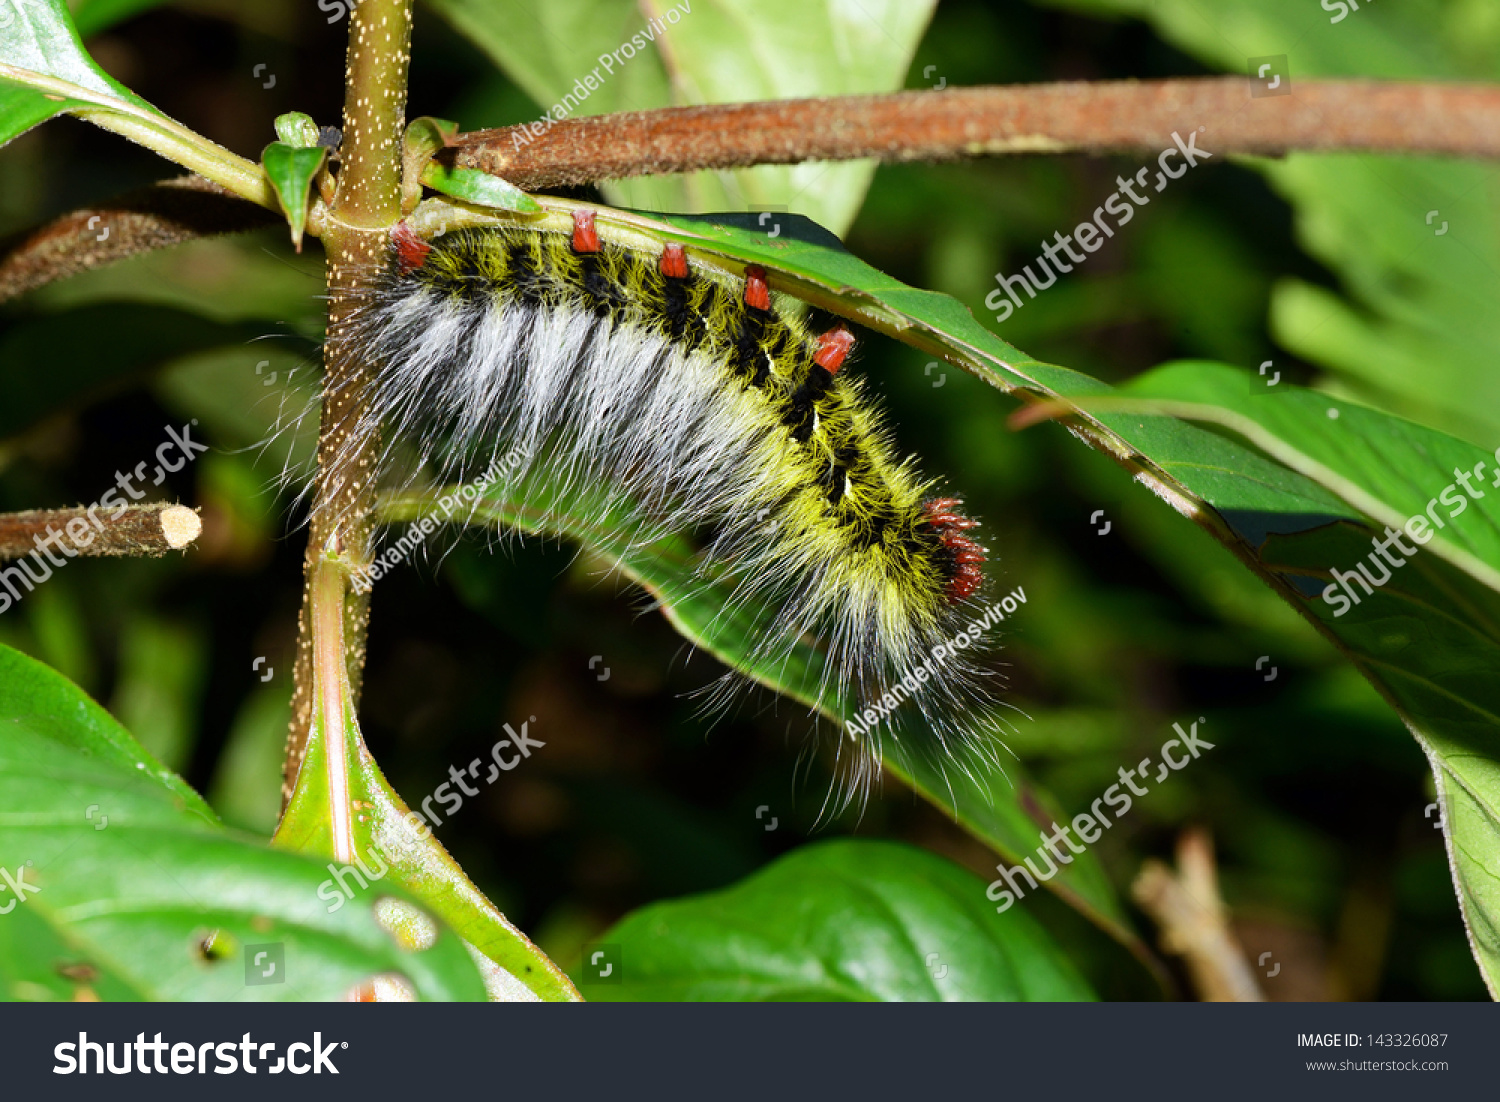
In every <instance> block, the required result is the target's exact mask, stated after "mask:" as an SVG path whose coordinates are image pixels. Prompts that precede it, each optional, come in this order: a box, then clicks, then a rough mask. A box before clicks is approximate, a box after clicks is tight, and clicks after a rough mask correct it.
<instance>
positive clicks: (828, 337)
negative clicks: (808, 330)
mask: <svg viewBox="0 0 1500 1102" xmlns="http://www.w3.org/2000/svg"><path fill="white" fill-rule="evenodd" d="M853 347H854V334H853V333H851V332H849V330H847V329H845V328H844V327H843V326H842V325H839V326H835V327H834V328H833V329H830V330H829V331H828V332H826V333H824V334H823V335H822V336H821V337H819V338H818V351H817V352H816V353H815V354H814V355H813V363H815V364H817V365H818V366H819V367H821V368H822V369H823V370H824V371H826V372H828V374H830V375H836V374H838V370H839V368H841V367H843V366H844V359H845V358H846V357H847V356H848V355H849V350H850V349H851V348H853Z"/></svg>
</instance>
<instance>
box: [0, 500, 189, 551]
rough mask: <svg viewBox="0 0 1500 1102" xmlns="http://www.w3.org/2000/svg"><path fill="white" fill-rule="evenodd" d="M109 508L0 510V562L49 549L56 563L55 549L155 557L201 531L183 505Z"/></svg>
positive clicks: (178, 548)
mask: <svg viewBox="0 0 1500 1102" xmlns="http://www.w3.org/2000/svg"><path fill="white" fill-rule="evenodd" d="M113 512H114V510H110V509H101V508H100V507H98V506H97V505H96V506H94V507H93V508H92V509H87V508H85V507H84V506H82V505H80V506H78V507H76V508H73V509H31V510H28V511H26V512H24V513H0V562H8V561H10V560H11V559H19V558H21V557H22V556H23V555H30V554H36V555H47V556H48V558H49V559H50V560H51V561H52V562H53V563H54V564H55V563H56V562H57V560H56V558H55V555H66V556H67V557H68V558H70V559H71V558H73V557H74V556H75V555H85V556H93V555H131V556H150V557H156V556H160V555H165V554H166V553H167V552H168V551H180V550H182V549H183V548H185V547H186V546H187V545H188V544H190V543H192V542H193V541H194V540H195V539H197V538H198V534H199V533H200V532H202V531H203V522H202V521H201V520H199V519H198V514H197V513H196V512H194V511H193V510H192V509H189V508H188V507H187V506H186V505H169V504H164V503H160V502H158V503H155V504H149V505H126V506H125V507H124V512H122V513H120V515H119V516H113V515H112V514H113ZM49 551H50V552H52V553H53V554H51V555H49V554H48V552H49Z"/></svg>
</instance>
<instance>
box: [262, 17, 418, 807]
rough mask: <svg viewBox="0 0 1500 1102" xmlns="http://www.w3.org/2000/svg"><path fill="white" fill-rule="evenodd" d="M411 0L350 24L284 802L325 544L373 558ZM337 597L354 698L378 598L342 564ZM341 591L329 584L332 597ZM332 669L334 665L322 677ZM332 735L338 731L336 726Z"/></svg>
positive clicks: (300, 744) (364, 559) (299, 741)
mask: <svg viewBox="0 0 1500 1102" xmlns="http://www.w3.org/2000/svg"><path fill="white" fill-rule="evenodd" d="M411 8H412V0H362V2H361V3H360V4H359V5H358V6H356V7H355V8H354V9H353V16H352V18H351V20H350V25H349V54H348V72H347V86H346V90H345V100H344V142H343V147H342V150H341V156H342V166H341V169H340V171H339V175H338V181H337V184H338V191H337V193H336V194H335V196H334V199H333V202H332V204H331V205H330V208H329V211H328V214H327V217H326V219H325V223H324V229H323V234H322V236H323V245H324V248H325V250H326V252H327V254H328V295H329V310H328V339H327V343H326V346H325V352H324V384H323V410H322V421H321V427H320V433H319V438H318V473H317V488H316V492H315V496H314V499H313V511H312V517H311V523H310V529H309V533H308V541H307V557H306V560H305V562H304V578H305V584H304V591H303V601H302V612H301V615H300V616H299V618H298V633H297V664H296V670H295V674H294V686H295V688H294V690H293V695H292V722H291V727H290V729H289V731H288V732H287V747H286V761H285V765H284V772H283V777H282V806H283V809H284V808H285V806H286V802H287V800H288V799H290V797H291V794H292V790H293V787H294V785H295V783H296V779H297V771H298V769H300V768H301V765H302V760H303V758H304V757H305V756H306V754H307V738H308V730H309V727H310V723H311V719H312V707H313V699H312V686H313V662H314V660H315V658H316V659H317V660H319V661H324V660H328V655H327V653H326V652H327V648H326V647H323V646H320V645H319V644H318V643H317V642H315V640H314V634H315V632H316V630H317V621H316V620H315V619H314V617H313V616H312V615H311V612H310V610H311V607H312V604H313V596H314V583H315V581H316V579H317V577H318V570H319V566H320V564H321V563H322V561H323V558H324V556H325V554H327V553H330V552H332V553H337V554H340V555H342V556H343V557H344V558H345V559H346V560H347V562H348V563H349V564H350V566H351V567H353V568H355V569H357V568H359V567H360V566H363V565H365V564H366V563H368V562H369V541H370V513H371V510H372V508H373V505H374V494H373V490H374V487H373V486H372V485H371V478H372V472H373V467H374V463H373V456H372V454H371V449H373V447H374V446H375V444H374V442H373V441H369V440H368V438H365V439H366V442H365V444H364V446H363V447H362V448H355V447H353V446H352V445H351V443H350V441H351V439H352V436H353V430H354V427H355V426H356V425H357V424H358V423H359V421H360V419H361V418H362V416H363V414H364V412H365V387H366V385H367V383H368V371H369V368H368V365H367V364H365V363H362V362H360V361H358V360H357V359H356V358H355V357H354V356H352V355H351V354H350V351H349V349H348V347H347V330H348V325H349V322H350V319H351V317H352V313H353V310H354V308H355V306H356V304H357V303H358V302H359V301H360V298H361V295H362V292H363V290H364V288H365V285H366V282H367V281H368V280H369V278H370V277H371V276H372V275H373V273H374V272H375V271H376V270H377V268H378V267H379V266H380V265H381V264H382V263H383V262H384V260H385V254H386V249H387V246H388V241H389V231H390V227H391V226H392V225H394V224H395V222H396V221H397V220H398V219H399V218H400V217H401V132H402V125H403V122H404V113H405V108H406V72H407V63H408V60H409V58H410V47H411ZM335 584H337V586H338V588H339V593H338V595H337V601H338V603H339V604H341V606H342V611H343V629H344V630H343V637H344V646H343V648H342V651H343V661H344V663H345V666H346V668H347V671H348V676H349V684H350V686H351V690H352V695H353V700H354V703H355V705H356V706H357V705H358V702H359V688H360V680H361V674H362V672H363V669H364V658H365V631H366V627H367V625H368V623H369V599H368V597H367V596H363V595H361V594H359V593H357V592H354V591H353V590H352V588H350V587H349V586H348V584H347V577H346V575H344V574H343V573H342V572H340V574H339V577H338V580H337V582H336V583H335ZM331 599H333V598H332V597H330V595H329V594H327V593H324V595H323V600H324V601H325V602H326V601H328V600H331ZM333 680H334V679H333V678H331V677H330V676H328V673H327V671H325V675H324V676H323V677H322V678H320V681H321V683H323V684H328V683H330V682H331V681H333ZM330 737H336V736H335V735H333V734H332V733H330Z"/></svg>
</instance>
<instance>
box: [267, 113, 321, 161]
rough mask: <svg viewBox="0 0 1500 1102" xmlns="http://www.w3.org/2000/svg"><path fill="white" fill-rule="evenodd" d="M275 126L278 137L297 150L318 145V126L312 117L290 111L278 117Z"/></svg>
mask: <svg viewBox="0 0 1500 1102" xmlns="http://www.w3.org/2000/svg"><path fill="white" fill-rule="evenodd" d="M275 125H276V136H277V137H278V138H280V139H281V140H282V141H284V142H285V143H286V144H287V145H290V146H293V147H294V148H296V149H311V148H312V147H313V146H315V145H317V144H318V124H317V123H316V122H314V121H313V117H312V116H311V115H308V114H305V113H303V112H301V111H288V112H287V113H286V114H285V115H277V116H276V124H275ZM262 159H264V158H262Z"/></svg>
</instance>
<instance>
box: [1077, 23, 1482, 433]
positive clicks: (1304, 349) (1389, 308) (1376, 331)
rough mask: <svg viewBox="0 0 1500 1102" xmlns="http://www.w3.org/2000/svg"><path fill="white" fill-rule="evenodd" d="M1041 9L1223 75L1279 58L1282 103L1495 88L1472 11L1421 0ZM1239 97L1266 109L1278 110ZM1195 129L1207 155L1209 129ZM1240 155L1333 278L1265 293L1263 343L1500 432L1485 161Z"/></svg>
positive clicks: (1389, 404) (1363, 387) (1460, 429)
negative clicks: (1357, 85) (1148, 31)
mask: <svg viewBox="0 0 1500 1102" xmlns="http://www.w3.org/2000/svg"><path fill="white" fill-rule="evenodd" d="M1048 3H1050V4H1051V5H1052V6H1055V7H1069V8H1084V9H1087V10H1090V11H1107V12H1113V13H1118V14H1128V15H1132V16H1137V17H1139V18H1142V19H1145V20H1147V21H1149V22H1150V23H1151V24H1152V25H1154V26H1155V28H1156V29H1157V31H1158V32H1159V33H1160V34H1161V35H1162V37H1163V38H1165V39H1166V40H1167V41H1169V42H1171V43H1172V44H1173V45H1175V46H1177V47H1179V48H1180V49H1183V50H1185V51H1186V52H1188V53H1190V54H1192V55H1193V56H1195V57H1197V58H1199V59H1201V60H1203V61H1205V62H1207V63H1208V64H1210V65H1213V66H1216V67H1220V68H1222V69H1223V70H1225V71H1226V72H1230V73H1236V74H1244V73H1245V72H1246V68H1245V65H1246V60H1247V58H1249V57H1265V56H1271V55H1275V54H1286V55H1288V56H1289V57H1290V59H1291V62H1290V64H1291V68H1292V74H1291V82H1292V83H1291V93H1290V94H1291V95H1292V96H1293V97H1295V96H1296V94H1297V81H1299V80H1302V79H1308V78H1313V77H1319V78H1350V79H1360V80H1369V79H1388V80H1396V81H1413V80H1435V81H1491V82H1493V81H1496V80H1500V23H1497V21H1496V20H1495V19H1494V17H1493V6H1492V5H1487V4H1483V3H1476V4H1463V3H1442V2H1438V0H1422V2H1413V3H1406V4H1401V5H1392V6H1390V7H1389V8H1387V9H1384V10H1382V11H1379V12H1374V13H1372V14H1373V18H1369V17H1367V13H1366V12H1365V11H1364V10H1363V9H1362V8H1360V9H1355V8H1354V7H1353V5H1348V6H1347V7H1342V6H1338V5H1335V6H1333V8H1332V9H1331V10H1330V8H1329V7H1328V6H1324V7H1322V8H1320V7H1319V6H1318V5H1316V4H1308V3H1305V2H1304V0H1219V2H1218V3H1216V4H1215V6H1214V18H1213V19H1212V20H1208V19H1205V18H1204V16H1203V9H1202V5H1201V4H1199V3H1198V2H1197V0H1048ZM1340 10H1342V11H1343V13H1344V14H1343V16H1342V17H1339V12H1340ZM1336 18H1337V20H1338V21H1337V23H1335V22H1334V20H1335V19H1336ZM1253 102H1254V103H1255V104H1257V105H1260V104H1264V105H1266V107H1265V109H1266V110H1270V109H1271V108H1272V106H1274V105H1275V104H1276V103H1277V102H1279V101H1277V100H1275V99H1262V100H1255V101H1253ZM1252 109H1256V108H1252ZM1200 121H1204V122H1206V123H1207V125H1208V132H1207V134H1205V135H1204V138H1203V142H1204V144H1205V145H1206V146H1207V147H1208V148H1209V149H1212V148H1213V143H1212V140H1211V139H1212V134H1213V130H1214V126H1213V120H1200ZM1245 160H1246V163H1247V164H1249V165H1251V166H1253V167H1255V168H1256V169H1258V170H1259V171H1260V172H1261V173H1263V174H1264V175H1265V177H1266V178H1267V179H1268V180H1269V181H1270V182H1271V184H1272V185H1273V186H1274V187H1275V188H1276V190H1277V191H1279V192H1280V193H1281V194H1282V195H1283V196H1284V197H1285V198H1286V199H1287V200H1288V201H1289V202H1290V203H1291V204H1292V207H1293V209H1294V211H1295V214H1296V231H1297V238H1298V243H1299V244H1300V245H1301V246H1302V247H1303V248H1304V249H1305V250H1306V251H1307V252H1308V253H1309V254H1311V255H1312V256H1314V257H1316V258H1317V259H1318V260H1319V261H1321V262H1322V263H1323V264H1324V265H1326V266H1327V267H1328V268H1329V269H1330V270H1332V271H1333V272H1335V273H1336V274H1337V276H1338V279H1339V291H1338V292H1337V293H1336V292H1334V291H1330V290H1329V289H1327V288H1326V287H1321V286H1318V285H1315V284H1313V283H1309V282H1307V281H1306V280H1303V279H1295V278H1288V279H1284V280H1282V281H1281V282H1280V283H1279V284H1278V285H1277V287H1276V288H1275V291H1274V294H1273V297H1272V301H1271V318H1270V322H1271V329H1272V332H1273V333H1274V335H1275V337H1276V340H1277V342H1278V343H1279V344H1281V345H1283V346H1284V347H1286V348H1287V349H1288V350H1289V351H1291V352H1292V353H1294V354H1295V355H1297V356H1299V357H1301V358H1302V359H1304V360H1307V361H1309V362H1311V363H1315V364H1317V365H1319V366H1320V367H1323V368H1326V369H1328V370H1330V371H1333V372H1336V373H1337V374H1338V376H1339V378H1340V380H1341V381H1342V382H1344V383H1345V384H1346V385H1348V386H1350V387H1352V388H1354V393H1355V394H1356V395H1357V396H1358V397H1359V398H1360V399H1361V400H1363V401H1367V402H1370V403H1371V404H1376V405H1380V406H1382V407H1384V408H1387V409H1390V410H1391V411H1392V412H1397V413H1404V414H1406V415H1408V416H1416V417H1419V418H1420V419H1421V420H1422V421H1424V422H1425V423H1429V424H1432V425H1434V426H1435V427H1438V428H1442V429H1444V430H1445V431H1448V432H1450V433H1453V434H1454V435H1458V436H1462V437H1465V438H1466V439H1470V440H1476V441H1485V440H1492V439H1496V438H1500V375H1497V373H1496V372H1495V370H1494V365H1495V363H1496V361H1497V359H1500V330H1497V328H1496V326H1494V325H1493V324H1490V321H1489V319H1490V313H1491V309H1492V304H1493V303H1494V302H1495V301H1496V299H1497V298H1500V211H1497V209H1496V205H1495V203H1494V202H1493V200H1492V197H1491V194H1490V188H1491V184H1490V180H1491V175H1492V172H1493V169H1492V167H1491V166H1490V165H1488V164H1485V163H1483V162H1479V161H1473V160H1463V159H1460V158H1453V157H1431V156H1426V157H1415V156H1405V157H1403V156H1378V155H1371V154H1335V155H1330V154H1320V153H1296V152H1294V153H1289V154H1288V155H1287V156H1286V157H1284V158H1274V159H1261V158H1246V159H1245ZM1247 366H1249V365H1247Z"/></svg>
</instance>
